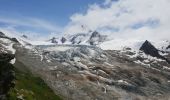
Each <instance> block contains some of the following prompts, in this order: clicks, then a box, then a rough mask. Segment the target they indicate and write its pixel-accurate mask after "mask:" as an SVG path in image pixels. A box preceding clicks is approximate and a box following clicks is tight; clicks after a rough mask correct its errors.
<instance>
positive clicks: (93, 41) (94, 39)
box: [89, 31, 106, 45]
mask: <svg viewBox="0 0 170 100" xmlns="http://www.w3.org/2000/svg"><path fill="white" fill-rule="evenodd" d="M105 40H106V36H104V35H101V34H100V33H99V32H97V31H94V32H93V33H92V34H91V36H90V39H89V43H90V45H98V44H99V43H101V42H104V41H105Z"/></svg>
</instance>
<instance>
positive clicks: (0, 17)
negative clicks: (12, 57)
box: [0, 0, 170, 40]
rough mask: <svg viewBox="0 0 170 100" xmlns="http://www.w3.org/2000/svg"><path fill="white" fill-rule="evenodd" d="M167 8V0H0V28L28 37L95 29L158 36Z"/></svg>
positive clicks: (169, 25)
mask: <svg viewBox="0 0 170 100" xmlns="http://www.w3.org/2000/svg"><path fill="white" fill-rule="evenodd" d="M169 12H170V0H0V30H3V31H6V32H14V33H20V34H22V33H23V34H28V35H30V36H32V37H36V36H42V37H46V36H47V35H49V34H50V36H51V35H59V34H75V33H81V32H84V33H87V32H88V31H89V30H97V31H99V32H100V33H101V34H106V35H109V37H111V38H116V39H122V40H123V39H124V40H126V39H141V40H146V39H153V40H160V39H169V37H170V13H169ZM82 25H83V26H84V28H83V29H82V27H81V26H82Z"/></svg>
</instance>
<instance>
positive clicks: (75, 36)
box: [70, 33, 86, 44]
mask: <svg viewBox="0 0 170 100" xmlns="http://www.w3.org/2000/svg"><path fill="white" fill-rule="evenodd" d="M85 36H86V34H83V33H80V34H76V35H74V36H73V37H72V38H71V40H70V41H71V42H72V44H80V43H81V42H82V40H80V39H79V37H85Z"/></svg>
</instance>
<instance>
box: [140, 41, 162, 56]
mask: <svg viewBox="0 0 170 100" xmlns="http://www.w3.org/2000/svg"><path fill="white" fill-rule="evenodd" d="M140 50H141V51H143V52H144V53H145V54H148V55H151V56H153V57H158V58H162V56H161V55H160V54H159V52H158V51H159V50H158V49H156V48H155V47H154V46H153V45H152V44H151V43H150V42H149V41H147V40H146V41H145V42H144V43H143V45H142V46H141V47H140Z"/></svg>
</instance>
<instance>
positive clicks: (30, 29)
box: [0, 16, 61, 37]
mask: <svg viewBox="0 0 170 100" xmlns="http://www.w3.org/2000/svg"><path fill="white" fill-rule="evenodd" d="M0 23H4V24H7V25H6V26H7V27H0V29H1V31H2V30H3V31H5V30H6V31H8V32H9V31H10V32H12V31H14V32H15V33H18V34H19V33H20V32H22V34H27V35H30V36H31V37H35V36H38V35H42V33H40V32H43V31H44V33H43V34H44V35H48V34H50V33H53V32H54V33H58V32H60V31H61V27H59V26H57V25H56V24H53V23H50V22H48V21H46V20H43V19H38V18H31V17H21V16H20V17H18V18H9V17H2V16H0ZM20 27H22V28H25V29H24V30H22V29H20ZM37 30H39V31H40V32H37ZM46 32H47V33H46ZM20 35H21V33H20ZM42 37H43V35H42Z"/></svg>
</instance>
